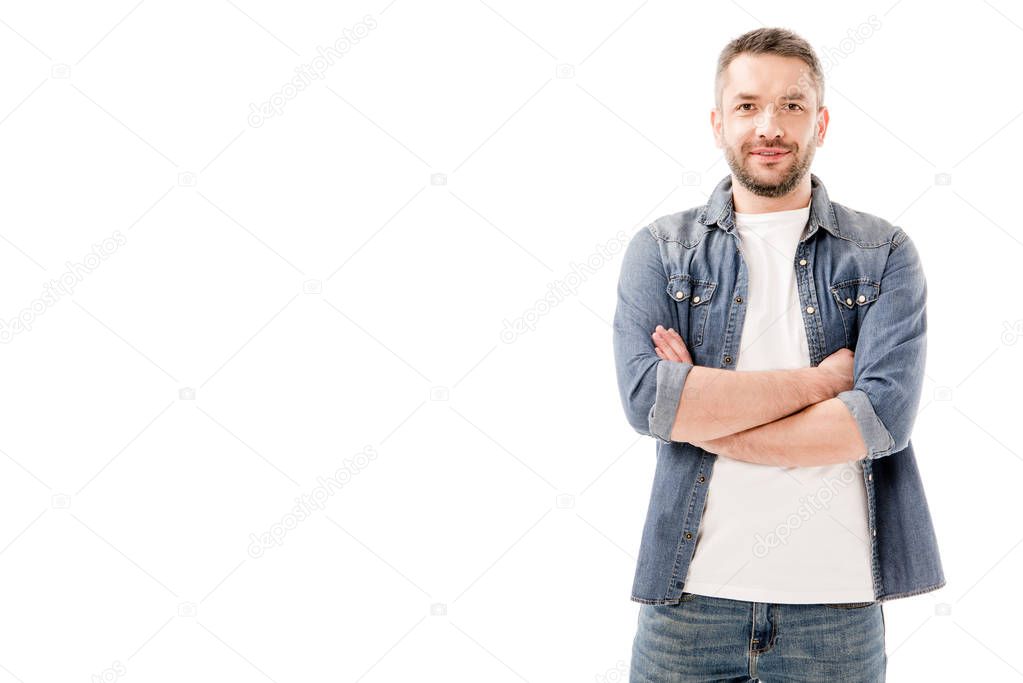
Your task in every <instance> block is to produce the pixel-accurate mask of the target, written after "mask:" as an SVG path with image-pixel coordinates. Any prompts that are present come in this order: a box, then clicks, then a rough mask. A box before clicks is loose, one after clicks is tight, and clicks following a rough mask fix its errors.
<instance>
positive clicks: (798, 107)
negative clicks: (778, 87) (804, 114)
mask: <svg viewBox="0 0 1023 683" xmlns="http://www.w3.org/2000/svg"><path fill="white" fill-rule="evenodd" d="M789 106H790V107H795V108H796V109H797V110H798V111H803V107H801V106H800V105H798V104H795V103H794V102H790V103H789Z"/></svg>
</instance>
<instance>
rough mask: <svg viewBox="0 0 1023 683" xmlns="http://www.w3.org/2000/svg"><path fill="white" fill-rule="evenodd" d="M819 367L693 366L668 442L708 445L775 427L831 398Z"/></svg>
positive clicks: (830, 388) (829, 383) (831, 388)
mask: <svg viewBox="0 0 1023 683" xmlns="http://www.w3.org/2000/svg"><path fill="white" fill-rule="evenodd" d="M835 395H836V391H835V387H834V386H833V380H832V379H831V378H829V376H828V375H826V374H825V373H824V372H823V371H821V370H820V369H819V368H816V367H812V368H797V369H793V370H749V371H743V370H739V371H736V370H720V369H717V368H707V367H703V366H695V367H693V369H692V370H691V371H690V372H689V375H688V377H687V379H686V381H685V385H684V386H683V390H682V395H681V399H680V400H679V404H678V410H677V412H676V414H675V420H674V424H673V426H672V430H671V440H672V441H689V442H693V441H708V440H711V439H717V438H720V437H723V436H728V435H730V434H735V433H736V432H742V431H744V430H748V429H752V428H754V427H758V426H760V425H764V424H767V423H771V422H774V421H775V420H779V419H780V418H783V417H786V416H788V415H791V414H792V413H795V412H796V411H798V410H802V409H803V408H805V407H807V406H810V405H813V404H815V403H818V402H820V401H825V400H827V399H830V398H833V397H834V396H835Z"/></svg>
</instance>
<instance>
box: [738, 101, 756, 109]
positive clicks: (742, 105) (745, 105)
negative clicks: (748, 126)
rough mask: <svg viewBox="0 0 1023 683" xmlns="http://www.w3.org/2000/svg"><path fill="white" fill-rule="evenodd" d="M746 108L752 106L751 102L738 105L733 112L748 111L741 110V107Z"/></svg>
mask: <svg viewBox="0 0 1023 683" xmlns="http://www.w3.org/2000/svg"><path fill="white" fill-rule="evenodd" d="M747 106H748V107H752V106H753V104H752V103H751V102H744V103H742V104H740V105H739V106H738V107H736V108H735V110H736V111H749V109H743V107H747Z"/></svg>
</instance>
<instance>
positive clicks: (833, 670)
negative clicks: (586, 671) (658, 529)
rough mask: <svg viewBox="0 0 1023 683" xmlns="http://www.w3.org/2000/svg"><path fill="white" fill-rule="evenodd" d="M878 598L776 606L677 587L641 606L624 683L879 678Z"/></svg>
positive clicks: (871, 681)
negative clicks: (667, 598)
mask: <svg viewBox="0 0 1023 683" xmlns="http://www.w3.org/2000/svg"><path fill="white" fill-rule="evenodd" d="M887 667H888V655H887V654H886V653H885V623H884V609H883V608H882V607H881V603H880V602H877V601H875V602H866V603H856V604H851V603H847V604H844V605H838V604H835V605H821V604H817V605H812V604H811V605H787V604H786V605H776V604H769V603H763V602H745V601H742V600H729V599H727V598H718V597H710V596H704V595H694V594H692V593H683V594H682V598H681V601H680V602H679V603H678V604H677V605H640V608H639V620H638V626H637V628H636V637H635V640H634V641H633V645H632V663H631V665H630V670H629V681H630V683H675V682H676V681H677V682H678V683H681V682H682V681H687V682H696V681H707V682H708V683H709V682H710V681H735V682H737V683H738V682H746V681H765V682H766V683H774V682H775V681H806V682H807V683H809V682H810V681H820V682H821V683H833V682H834V681H842V682H843V683H876V682H878V681H884V680H885V673H886V669H887Z"/></svg>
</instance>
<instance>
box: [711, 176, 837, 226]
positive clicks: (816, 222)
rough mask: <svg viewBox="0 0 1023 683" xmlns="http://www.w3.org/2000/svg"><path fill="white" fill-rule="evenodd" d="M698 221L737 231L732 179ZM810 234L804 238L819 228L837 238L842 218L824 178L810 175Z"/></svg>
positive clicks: (725, 180)
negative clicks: (836, 212)
mask: <svg viewBox="0 0 1023 683" xmlns="http://www.w3.org/2000/svg"><path fill="white" fill-rule="evenodd" d="M697 220H698V221H700V222H701V223H703V224H704V225H714V224H716V225H718V227H720V228H722V229H723V230H724V231H725V232H732V231H733V230H734V229H735V207H734V203H733V201H732V176H731V174H729V175H727V176H725V177H724V178H723V179H722V180H721V182H719V183H718V184H717V187H715V188H714V191H713V192H712V193H711V195H710V199H709V200H708V201H707V204H706V205H704V207H703V209H702V210H701V211H700V215H699V216H698V217H697ZM807 225H808V232H807V234H806V236H805V237H804V239H806V238H808V237H810V236H811V235H813V234H814V233H815V232H816V231H817V228H818V227H821V228H824V229H825V230H827V231H828V232H830V233H831V234H832V235H834V236H835V237H841V236H842V235H841V233H840V232H839V230H838V219H837V218H836V217H835V209H834V207H832V206H831V200H830V199H828V192H827V190H825V189H824V183H822V182H821V179H820V178H818V177H817V176H815V175H814V174H813V173H811V174H810V219H809V220H808V221H807Z"/></svg>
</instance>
